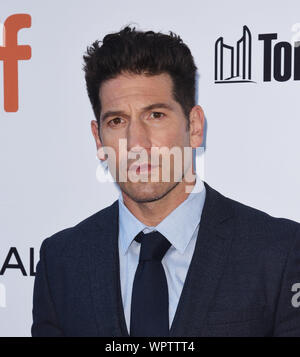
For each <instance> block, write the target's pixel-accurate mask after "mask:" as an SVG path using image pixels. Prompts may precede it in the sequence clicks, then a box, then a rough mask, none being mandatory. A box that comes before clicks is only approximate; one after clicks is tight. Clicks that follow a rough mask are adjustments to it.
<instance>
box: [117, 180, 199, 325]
mask: <svg viewBox="0 0 300 357" xmlns="http://www.w3.org/2000/svg"><path fill="white" fill-rule="evenodd" d="M205 195H206V190H205V186H204V183H203V181H202V180H201V179H200V177H199V176H198V175H196V183H195V186H194V187H193V190H192V191H191V193H190V194H189V195H188V197H187V198H186V199H185V200H184V201H183V202H182V203H181V204H180V205H179V206H178V207H176V208H175V209H174V210H173V211H172V212H171V213H170V214H169V215H168V216H167V217H166V218H164V219H163V220H162V221H161V222H160V223H159V224H158V225H157V226H155V227H150V226H146V225H145V224H143V223H142V222H141V221H139V220H138V219H137V218H136V217H135V216H134V215H133V214H132V213H131V212H130V211H129V210H128V208H127V207H126V206H125V205H124V201H123V197H122V193H120V195H119V242H118V244H119V259H120V281H121V293H122V300H123V308H124V314H125V320H126V324H127V329H128V331H130V312H131V294H132V285H133V280H134V275H135V271H136V269H137V266H138V262H139V253H140V244H139V243H138V242H136V241H135V240H134V238H135V237H136V235H137V234H138V233H139V232H140V231H143V232H144V233H150V232H152V231H154V230H157V231H159V232H160V233H161V234H163V235H164V236H165V237H166V238H167V239H168V241H169V242H170V243H171V244H172V245H171V247H170V248H169V250H168V251H167V253H166V254H165V256H164V257H163V259H162V265H163V267H164V270H165V273H166V278H167V283H168V292H169V327H170V328H171V324H172V321H173V318H174V315H175V312H176V308H177V305H178V302H179V298H180V295H181V291H182V288H183V285H184V281H185V277H186V274H187V271H188V268H189V265H190V262H191V259H192V256H193V253H194V248H195V244H196V240H197V235H198V230H199V223H200V219H201V214H202V209H203V205H204V201H205Z"/></svg>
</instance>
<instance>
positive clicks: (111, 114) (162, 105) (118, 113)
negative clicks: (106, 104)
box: [100, 103, 174, 122]
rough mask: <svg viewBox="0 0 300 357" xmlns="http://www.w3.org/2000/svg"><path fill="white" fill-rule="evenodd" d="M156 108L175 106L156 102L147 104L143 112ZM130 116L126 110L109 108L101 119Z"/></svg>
mask: <svg viewBox="0 0 300 357" xmlns="http://www.w3.org/2000/svg"><path fill="white" fill-rule="evenodd" d="M156 108H164V109H168V110H174V108H173V106H171V105H170V104H167V103H154V104H150V105H147V106H146V107H144V108H142V113H144V112H147V111H149V110H152V109H156ZM118 115H120V116H122V115H123V116H128V115H127V114H126V113H125V112H123V111H122V110H115V111H113V110H109V111H107V112H105V113H104V114H103V115H101V116H100V121H102V122H103V121H104V120H105V119H107V118H109V117H112V116H118Z"/></svg>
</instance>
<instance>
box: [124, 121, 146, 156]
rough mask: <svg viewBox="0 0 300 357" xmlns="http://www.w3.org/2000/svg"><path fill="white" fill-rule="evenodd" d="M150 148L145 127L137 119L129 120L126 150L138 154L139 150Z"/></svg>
mask: <svg viewBox="0 0 300 357" xmlns="http://www.w3.org/2000/svg"><path fill="white" fill-rule="evenodd" d="M149 147H151V141H150V133H149V130H148V128H147V127H146V125H145V124H144V123H143V122H142V121H141V120H139V119H134V120H131V122H130V124H129V125H128V127H127V150H128V151H132V152H139V151H140V150H141V148H144V149H148V148H149Z"/></svg>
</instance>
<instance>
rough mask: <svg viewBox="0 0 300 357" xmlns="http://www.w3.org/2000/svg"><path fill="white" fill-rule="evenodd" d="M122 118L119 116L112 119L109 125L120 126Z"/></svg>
mask: <svg viewBox="0 0 300 357" xmlns="http://www.w3.org/2000/svg"><path fill="white" fill-rule="evenodd" d="M121 120H122V119H121V118H119V117H117V118H113V119H112V120H110V121H109V122H108V123H107V125H109V126H118V125H119V124H121Z"/></svg>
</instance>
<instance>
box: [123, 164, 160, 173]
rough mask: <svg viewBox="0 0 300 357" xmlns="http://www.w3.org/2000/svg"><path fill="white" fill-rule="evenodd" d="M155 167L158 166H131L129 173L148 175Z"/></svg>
mask: <svg viewBox="0 0 300 357" xmlns="http://www.w3.org/2000/svg"><path fill="white" fill-rule="evenodd" d="M157 167H158V165H151V164H140V165H131V166H130V168H129V171H132V172H136V173H137V174H143V173H148V172H150V171H151V170H153V169H155V168H157Z"/></svg>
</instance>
